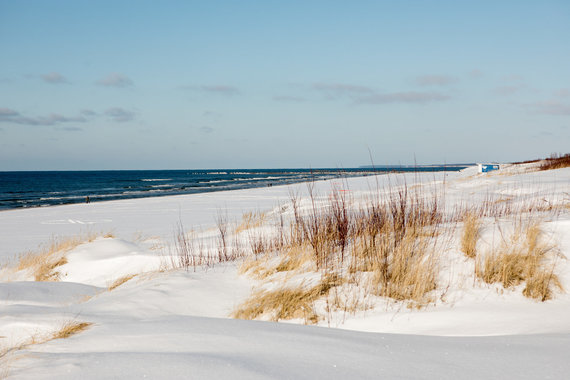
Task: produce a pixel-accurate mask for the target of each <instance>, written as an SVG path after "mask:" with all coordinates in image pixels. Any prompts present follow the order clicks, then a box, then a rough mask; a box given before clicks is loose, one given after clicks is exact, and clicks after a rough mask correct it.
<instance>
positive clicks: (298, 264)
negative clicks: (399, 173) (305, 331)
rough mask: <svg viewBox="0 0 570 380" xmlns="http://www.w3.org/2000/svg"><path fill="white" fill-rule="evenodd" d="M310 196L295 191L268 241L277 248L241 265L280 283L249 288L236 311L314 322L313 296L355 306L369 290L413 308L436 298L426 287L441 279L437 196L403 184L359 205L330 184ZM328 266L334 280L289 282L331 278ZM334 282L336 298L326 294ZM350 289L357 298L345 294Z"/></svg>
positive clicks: (332, 305)
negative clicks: (283, 223) (284, 219)
mask: <svg viewBox="0 0 570 380" xmlns="http://www.w3.org/2000/svg"><path fill="white" fill-rule="evenodd" d="M307 201H308V202H306V204H305V206H304V208H301V206H300V205H301V203H302V202H300V200H299V199H298V198H296V197H295V196H292V197H291V205H292V208H291V209H292V214H293V215H292V216H293V218H292V219H291V221H290V224H289V226H288V227H289V230H288V231H289V232H288V233H283V230H285V229H284V228H281V229H280V231H279V233H277V234H275V239H279V241H278V242H277V241H275V242H272V243H270V244H268V246H270V247H279V248H277V249H275V250H274V251H271V252H266V253H265V255H263V256H261V257H257V256H258V254H257V252H254V253H256V255H255V257H256V259H255V260H251V259H250V260H246V261H245V262H244V263H243V264H242V267H241V272H242V273H245V272H247V273H249V274H250V275H252V276H253V277H255V278H256V279H258V280H262V281H264V282H265V283H267V284H271V283H276V282H280V283H281V284H282V285H281V287H280V288H279V289H277V290H272V291H267V290H262V291H258V292H254V293H253V294H252V296H251V298H250V299H249V300H248V301H246V302H244V303H243V304H242V305H241V306H240V307H239V308H238V310H237V311H236V312H235V313H234V315H235V316H236V317H238V318H247V319H252V318H258V317H266V316H267V315H270V319H272V320H280V319H290V318H301V317H302V318H304V319H305V320H306V321H309V322H313V321H315V320H318V319H319V318H322V315H320V316H319V318H316V317H315V316H314V315H313V314H318V313H322V308H316V309H315V308H314V307H313V305H314V304H315V303H317V304H319V305H322V304H323V303H326V307H325V312H326V313H328V312H330V311H331V310H342V311H344V312H353V313H355V312H356V311H358V310H366V309H368V308H369V306H368V303H367V302H364V300H365V299H367V298H368V297H369V296H370V295H375V296H378V297H384V298H385V299H388V300H396V301H403V302H406V303H408V304H410V305H413V306H417V307H423V306H425V305H427V304H429V303H430V302H432V301H433V299H434V297H433V295H432V294H431V292H432V291H434V290H436V289H437V286H438V266H437V262H438V261H437V259H436V255H435V252H436V248H437V247H440V244H439V243H440V242H439V241H438V235H439V233H440V231H439V230H438V228H439V227H437V226H438V225H439V224H440V223H441V222H442V221H443V214H442V212H441V211H440V203H439V199H438V197H437V196H433V197H424V196H422V194H419V193H416V194H410V193H409V192H408V188H407V186H405V185H404V186H402V187H400V188H398V189H397V190H394V191H392V190H391V189H389V191H388V192H387V193H386V194H385V195H384V196H383V197H382V196H380V194H377V196H376V197H375V198H374V199H369V200H368V201H367V202H365V203H364V204H363V205H361V206H360V207H358V208H356V207H352V206H351V203H352V201H351V199H349V198H348V196H347V192H345V191H339V190H337V189H333V191H332V193H331V194H330V196H329V197H327V198H325V199H322V198H319V197H317V196H316V195H315V194H313V192H312V188H311V187H309V199H308V200H307ZM439 229H441V228H439ZM440 248H442V249H443V248H444V247H440ZM331 273H335V275H334V276H335V277H334V278H335V280H334V281H327V282H326V284H328V285H326V286H324V287H323V284H322V283H321V284H320V285H318V286H315V287H312V288H306V287H303V286H302V287H299V286H298V285H295V286H288V284H287V282H288V281H289V280H288V279H295V278H298V277H297V276H299V275H305V276H309V277H311V276H314V275H315V274H317V275H319V274H320V276H321V277H322V278H329V279H330V274H331ZM283 284H284V285H283ZM331 289H334V292H333V295H334V297H329V292H330V290H331ZM349 295H353V296H355V297H357V298H358V299H348V297H349ZM321 301H322V302H321ZM361 304H362V305H361Z"/></svg>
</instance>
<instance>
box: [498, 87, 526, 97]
mask: <svg viewBox="0 0 570 380" xmlns="http://www.w3.org/2000/svg"><path fill="white" fill-rule="evenodd" d="M525 88H526V86H523V85H513V86H499V87H495V88H494V89H493V92H494V93H495V94H497V95H503V96H509V95H514V94H517V93H519V92H521V91H523V90H524V89H525Z"/></svg>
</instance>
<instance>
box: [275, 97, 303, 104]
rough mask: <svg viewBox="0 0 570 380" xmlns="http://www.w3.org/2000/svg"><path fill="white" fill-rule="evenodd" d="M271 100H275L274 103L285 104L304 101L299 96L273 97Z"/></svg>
mask: <svg viewBox="0 0 570 380" xmlns="http://www.w3.org/2000/svg"><path fill="white" fill-rule="evenodd" d="M273 100H275V101H276V102H285V103H302V102H304V101H305V100H306V99H305V98H302V97H300V96H287V95H277V96H274V97H273Z"/></svg>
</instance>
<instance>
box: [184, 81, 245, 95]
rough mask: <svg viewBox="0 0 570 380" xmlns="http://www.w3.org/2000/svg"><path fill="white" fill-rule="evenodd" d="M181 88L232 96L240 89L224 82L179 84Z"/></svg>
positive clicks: (238, 92)
mask: <svg viewBox="0 0 570 380" xmlns="http://www.w3.org/2000/svg"><path fill="white" fill-rule="evenodd" d="M180 88H181V89H183V90H192V91H199V92H203V93H210V94H217V95H222V96H234V95H238V94H240V90H239V89H238V88H237V87H234V86H230V85H226V84H207V85H201V86H194V85H190V86H180Z"/></svg>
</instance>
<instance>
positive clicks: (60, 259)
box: [16, 233, 114, 281]
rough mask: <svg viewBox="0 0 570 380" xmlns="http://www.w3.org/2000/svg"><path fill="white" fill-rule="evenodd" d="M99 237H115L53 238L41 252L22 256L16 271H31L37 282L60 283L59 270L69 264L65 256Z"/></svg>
mask: <svg viewBox="0 0 570 380" xmlns="http://www.w3.org/2000/svg"><path fill="white" fill-rule="evenodd" d="M99 236H105V237H114V235H113V234H112V233H87V234H83V235H78V236H73V237H68V238H53V239H52V240H51V242H50V243H49V244H47V245H45V246H42V247H40V251H39V252H28V253H25V254H22V255H20V257H19V259H18V263H17V266H16V270H17V271H22V270H29V271H30V272H31V273H32V274H33V276H34V280H35V281H59V279H60V277H61V273H60V272H59V271H57V268H58V267H60V266H62V265H65V264H67V258H66V257H65V254H66V253H67V252H69V251H71V250H72V249H74V248H76V247H77V246H79V245H80V244H83V243H87V242H92V241H93V240H95V239H96V238H97V237H99Z"/></svg>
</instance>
